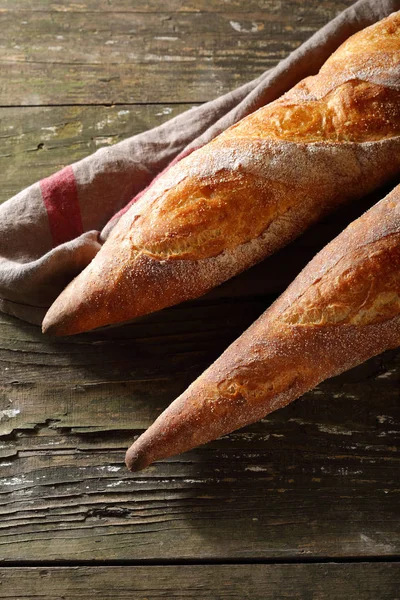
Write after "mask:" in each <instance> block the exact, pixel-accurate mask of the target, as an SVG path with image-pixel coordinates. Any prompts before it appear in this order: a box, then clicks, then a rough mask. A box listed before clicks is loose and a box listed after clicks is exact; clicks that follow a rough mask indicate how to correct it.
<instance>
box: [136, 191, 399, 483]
mask: <svg viewBox="0 0 400 600" xmlns="http://www.w3.org/2000/svg"><path fill="white" fill-rule="evenodd" d="M399 345H400V185H399V186H397V187H396V188H395V190H394V191H393V192H392V193H390V194H389V195H388V196H387V197H386V198H385V199H383V200H381V201H380V202H379V203H378V204H377V205H375V206H374V207H373V208H372V209H370V210H369V211H368V212H366V213H364V215H362V216H361V217H360V218H359V219H357V220H356V221H354V222H353V223H352V224H351V225H349V227H347V229H345V230H344V231H343V232H342V233H341V234H340V235H339V236H338V237H336V238H335V239H334V240H333V241H332V242H331V243H330V244H328V245H327V246H325V248H324V249H323V250H322V251H321V252H320V253H319V254H317V255H316V256H315V257H314V259H313V260H312V261H311V262H309V263H308V265H307V266H306V267H305V269H304V270H303V271H302V272H301V273H300V274H299V275H298V277H297V278H296V279H295V280H294V281H293V283H292V284H291V285H290V286H289V287H288V288H287V290H286V291H285V292H284V293H283V294H282V295H281V296H280V297H279V298H278V300H276V302H275V303H274V304H273V305H272V306H271V307H270V308H269V309H268V310H267V311H266V312H265V313H264V314H263V315H262V316H261V317H260V318H259V319H258V320H257V321H256V322H255V323H254V324H253V325H252V326H251V327H250V328H249V329H248V330H247V331H246V332H245V333H244V334H243V335H242V336H241V337H240V338H238V340H236V341H235V342H234V343H233V344H232V345H231V346H230V347H229V348H228V349H227V350H226V351H225V352H224V354H222V356H221V357H220V358H219V359H218V360H217V361H216V362H215V363H214V364H213V365H211V366H210V367H209V368H208V369H207V370H206V371H205V372H204V373H203V374H202V375H201V376H200V377H199V378H198V379H197V380H196V381H195V382H194V383H193V384H192V385H191V386H190V387H189V388H188V389H187V390H186V391H185V392H184V393H183V394H182V395H181V396H180V397H179V398H177V399H176V400H175V401H174V402H173V403H172V404H171V405H170V406H169V407H168V408H167V409H166V410H165V411H164V412H163V413H162V414H161V415H160V417H159V418H158V419H157V420H156V421H155V423H154V424H153V425H152V426H151V427H150V428H149V429H148V430H147V431H146V432H145V433H144V434H143V435H142V436H141V437H139V439H138V440H137V441H136V442H135V443H134V444H133V445H132V446H131V448H130V449H129V450H128V452H127V456H126V464H127V466H128V467H129V468H130V469H131V470H133V471H137V470H140V469H143V468H144V467H146V466H147V465H149V464H150V463H152V462H153V461H155V460H159V459H161V458H166V457H168V456H172V455H175V454H179V453H181V452H184V451H186V450H189V449H190V448H193V447H194V446H197V445H199V444H204V443H206V442H208V441H210V440H213V439H215V438H217V437H219V436H221V435H224V434H226V433H229V432H231V431H233V430H235V429H238V428H239V427H243V426H244V425H247V424H249V423H253V422H255V421H257V420H259V419H261V418H262V417H264V416H265V415H267V414H268V413H270V412H272V411H274V410H276V409H278V408H281V407H283V406H285V405H286V404H288V403H289V402H292V401H293V400H295V399H296V398H298V397H299V396H301V395H302V394H304V393H305V392H306V391H308V390H310V389H312V388H313V387H315V386H316V385H317V384H318V383H320V382H321V381H323V380H324V379H327V378H328V377H332V376H334V375H337V374H339V373H341V372H343V371H346V370H347V369H350V368H351V367H353V366H355V365H358V364H360V363H362V362H363V361H365V360H367V359H368V358H370V357H372V356H374V355H376V354H379V353H381V352H383V351H384V350H387V349H389V348H395V347H397V346H399Z"/></svg>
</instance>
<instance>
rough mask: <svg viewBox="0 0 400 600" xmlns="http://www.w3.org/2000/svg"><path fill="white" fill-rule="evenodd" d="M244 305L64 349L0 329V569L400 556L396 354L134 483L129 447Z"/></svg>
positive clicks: (16, 326)
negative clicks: (40, 564)
mask: <svg viewBox="0 0 400 600" xmlns="http://www.w3.org/2000/svg"><path fill="white" fill-rule="evenodd" d="M265 301H266V299H265V297H264V298H260V304H262V303H263V302H265ZM246 303H247V300H246V299H243V298H240V299H239V300H237V301H236V302H234V303H233V304H231V305H230V304H229V303H227V301H226V300H225V299H224V298H219V299H218V298H215V299H214V301H213V303H211V302H210V301H207V302H206V301H205V300H202V301H201V300H200V301H198V303H197V305H196V307H194V306H193V307H190V306H189V307H188V306H180V307H176V308H174V309H170V310H167V311H163V313H158V314H156V315H153V316H151V317H147V318H146V319H143V320H142V322H138V323H135V324H132V325H129V326H125V327H121V328H116V329H110V330H108V331H104V332H103V333H97V334H87V335H84V336H77V337H75V338H68V339H66V340H56V341H55V340H49V339H47V338H43V337H42V335H41V333H40V332H39V331H38V329H37V328H36V327H34V326H30V325H27V324H22V323H19V322H17V321H15V320H14V319H12V318H10V317H5V316H3V317H2V318H1V321H0V332H1V336H0V339H1V348H0V369H1V370H2V379H3V384H2V387H1V397H2V404H1V413H0V414H1V422H0V425H1V427H2V434H3V435H2V440H1V448H0V451H1V453H2V457H3V458H2V460H1V462H0V473H1V479H0V513H1V514H2V515H3V519H2V521H1V523H0V547H1V555H2V558H3V560H5V561H16V560H29V561H34V560H38V557H41V559H42V560H74V559H80V560H93V559H94V558H95V559H96V560H110V559H112V560H125V559H131V560H140V559H141V560H152V561H157V560H173V559H191V560H196V559H207V560H214V559H219V560H221V559H222V560H229V559H231V558H234V559H237V560H243V559H247V558H257V559H273V558H280V559H284V558H288V557H289V558H296V557H297V558H298V559H301V558H304V557H314V558H315V557H343V556H347V557H354V556H364V557H368V556H376V555H379V556H387V557H391V556H394V555H396V553H398V551H399V547H400V539H399V534H398V528H397V522H398V495H399V489H398V474H399V461H398V451H397V445H396V444H398V442H399V439H398V438H399V423H400V414H399V407H398V406H397V404H398V377H399V371H400V369H399V366H400V364H399V359H400V355H399V354H398V353H396V352H388V353H386V354H385V355H382V356H380V357H377V358H375V359H372V360H371V361H369V362H368V363H365V364H364V365H361V366H360V367H358V368H357V369H353V370H352V371H350V372H348V373H346V374H344V375H342V376H340V377H338V378H335V379H333V380H331V381H328V382H325V383H324V384H322V385H320V386H319V387H318V388H317V389H315V390H314V391H312V392H310V393H309V394H306V395H305V396H304V398H303V399H302V400H301V401H298V402H296V403H293V404H291V405H290V406H288V407H287V408H285V409H283V410H281V411H278V412H276V413H273V414H272V415H269V416H268V417H267V418H266V419H264V420H263V421H261V422H259V423H257V424H255V425H253V426H251V427H247V428H245V429H244V430H241V431H239V432H235V433H233V434H231V435H229V436H226V437H225V438H223V439H221V440H218V441H216V442H214V443H212V444H209V445H207V446H205V447H202V448H199V449H197V450H194V451H192V452H189V453H186V454H184V455H182V456H180V457H175V458H173V459H170V460H166V461H163V462H160V463H158V464H156V465H154V466H152V467H151V468H150V469H148V470H147V471H144V472H143V473H139V474H137V475H132V474H130V473H128V472H127V471H126V469H125V467H124V464H123V458H124V450H125V448H126V447H127V445H128V443H129V442H130V441H131V440H132V438H133V437H134V435H137V434H139V433H140V432H141V431H142V430H143V429H144V428H145V427H147V426H148V425H149V424H150V423H151V422H152V421H153V420H154V418H155V417H156V416H157V415H158V414H159V413H160V411H161V410H162V409H163V408H164V407H165V406H166V404H167V403H168V402H169V401H170V400H172V399H173V397H175V396H176V395H177V394H178V393H179V392H180V391H182V389H183V388H184V387H185V386H186V385H187V384H188V383H189V381H191V380H192V379H193V378H194V377H195V376H196V375H197V374H198V373H200V371H201V370H202V369H203V368H204V366H205V365H206V364H207V363H208V362H209V361H210V359H212V358H213V356H215V355H217V354H218V353H219V352H220V349H221V346H225V345H226V344H227V343H228V342H229V338H230V337H235V335H236V332H235V329H236V328H242V327H243V326H245V323H244V322H243V320H240V318H239V317H240V315H241V314H243V315H244V319H249V320H252V318H253V317H252V316H251V315H250V314H249V313H251V310H249V311H247V310H246V308H248V305H247V304H246ZM260 304H256V305H255V306H253V307H252V310H253V311H254V312H257V309H258V310H259V308H260ZM235 314H236V319H235ZM229 322H234V325H233V327H229V326H227V325H228V324H229ZM204 323H207V328H206V329H205V330H204Z"/></svg>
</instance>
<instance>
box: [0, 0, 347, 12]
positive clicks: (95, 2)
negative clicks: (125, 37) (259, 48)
mask: <svg viewBox="0 0 400 600" xmlns="http://www.w3.org/2000/svg"><path fill="white" fill-rule="evenodd" d="M307 4H308V5H310V4H311V2H304V0H287V1H286V2H285V7H286V6H287V11H288V12H290V10H292V9H293V8H296V9H297V10H298V11H299V13H300V14H307V10H309V6H308V7H307ZM350 4H351V1H348V0H323V2H320V10H321V11H323V12H325V13H326V14H329V13H335V12H337V11H339V10H344V8H346V7H347V6H349V5H350ZM285 7H282V3H281V2H280V0H278V1H277V0H247V1H246V2H244V1H243V0H224V2H222V3H221V1H220V0H185V1H182V0H168V4H166V5H165V6H164V8H166V9H167V10H168V11H169V12H171V13H174V12H196V13H197V12H211V13H217V12H226V10H227V9H229V10H232V11H234V12H237V13H243V14H246V13H249V12H264V11H267V12H269V13H271V14H279V13H281V12H282V9H283V8H285ZM0 9H1V10H3V11H5V12H17V11H21V10H22V11H39V12H42V11H44V10H45V11H46V10H51V11H55V12H107V13H114V12H128V13H159V12H160V2H159V0H144V1H143V2H142V1H141V0H80V1H79V2H70V0H57V2H54V0H0ZM302 11H304V12H303V13H302Z"/></svg>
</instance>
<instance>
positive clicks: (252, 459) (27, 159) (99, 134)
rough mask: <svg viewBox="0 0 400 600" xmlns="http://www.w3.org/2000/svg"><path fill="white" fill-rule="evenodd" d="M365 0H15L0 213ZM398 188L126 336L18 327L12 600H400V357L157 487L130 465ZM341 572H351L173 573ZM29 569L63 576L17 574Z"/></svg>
mask: <svg viewBox="0 0 400 600" xmlns="http://www.w3.org/2000/svg"><path fill="white" fill-rule="evenodd" d="M350 4H351V0H346V1H344V2H343V1H339V0H337V1H330V0H324V1H322V2H321V1H317V0H311V1H310V2H304V1H302V0H288V1H287V2H285V3H282V2H278V1H276V0H249V1H248V2H245V1H244V0H229V1H225V2H223V3H222V2H220V1H219V0H218V1H217V0H207V2H206V1H205V0H199V1H196V2H194V1H191V0H190V1H189V0H188V1H186V2H181V1H178V0H168V1H167V2H166V3H164V4H163V6H162V10H160V3H159V2H158V1H156V0H150V1H144V2H138V1H137V0H120V1H118V2H117V1H116V0H80V1H79V2H73V3H72V2H69V1H67V0H60V1H59V2H50V1H48V0H0V24H1V33H0V38H1V40H0V69H1V80H0V104H2V105H3V106H5V108H1V109H0V110H1V119H0V138H1V143H2V149H1V152H0V180H1V183H2V185H1V188H0V202H1V201H4V200H6V199H7V198H9V197H10V196H12V195H13V194H15V193H16V192H17V191H19V190H20V189H21V188H22V187H25V186H27V185H29V184H30V183H33V182H34V181H36V180H38V179H40V178H42V177H45V176H47V175H49V174H50V173H52V172H54V171H56V170H58V169H60V168H62V167H63V166H65V165H66V164H69V163H70V162H72V161H75V160H79V159H80V158H82V157H84V156H86V155H87V154H89V153H91V152H93V151H95V150H96V149H97V148H100V147H101V146H104V145H108V144H112V143H115V142H117V141H119V140H120V139H124V138H126V137H128V136H130V135H134V134H135V133H139V132H140V131H143V130H145V129H147V128H149V127H153V126H155V125H158V124H160V123H162V122H164V121H165V120H166V119H168V118H170V117H172V116H175V115H176V114H178V113H179V112H181V111H183V110H186V109H188V108H190V107H191V106H192V105H193V104H195V103H198V102H201V101H203V100H207V99H209V98H212V97H214V96H216V95H218V94H219V93H222V92H225V91H228V90H229V89H231V88H232V87H235V86H236V85H239V84H241V83H244V82H245V81H248V80H249V79H250V78H252V77H255V76H256V75H258V74H259V73H261V72H262V71H263V70H265V69H266V68H267V67H268V66H270V65H273V64H275V63H276V61H277V60H278V59H279V58H281V57H282V56H284V55H286V54H287V53H288V52H290V51H291V50H292V49H293V48H294V47H296V46H297V45H298V44H299V43H301V42H302V41H303V40H304V39H306V38H307V37H309V35H311V33H313V31H315V30H316V29H318V28H319V27H320V26H321V25H323V24H324V23H325V22H327V21H328V20H329V19H330V18H332V17H333V16H334V15H335V14H336V13H337V12H339V11H340V10H342V9H343V8H345V7H346V6H348V5H350ZM111 42H112V43H111ZM171 81H173V86H171ZM149 102H150V103H149ZM102 103H104V104H112V103H118V106H117V105H115V106H103V105H102ZM135 103H136V104H135ZM138 103H140V104H138ZM50 104H52V105H54V106H48V105H50ZM20 105H21V106H20ZM22 105H23V106H22ZM67 105H70V106H67ZM389 189H390V186H387V188H386V189H385V190H381V191H379V192H377V193H376V194H375V195H373V196H371V197H369V198H368V199H363V200H361V201H360V202H358V203H355V204H354V205H353V206H352V207H347V208H344V209H343V210H341V211H339V212H338V213H336V214H335V216H334V217H330V218H328V219H326V220H325V221H324V222H323V223H320V224H319V225H318V226H317V227H314V228H312V229H311V230H310V231H309V232H307V233H306V234H305V235H303V236H302V237H301V238H300V239H299V240H297V241H296V242H294V243H293V244H291V246H290V247H289V248H286V249H283V250H282V251H281V252H279V253H278V254H277V255H275V256H274V257H271V258H269V259H267V260H266V261H264V262H263V263H261V264H260V265H258V266H256V267H254V268H253V269H250V270H249V271H247V272H246V273H243V274H242V275H240V276H239V277H236V278H234V279H233V280H231V281H229V282H227V283H226V284H224V285H222V286H220V287H219V288H218V289H216V290H214V291H212V292H211V293H209V294H208V295H206V296H205V297H203V298H201V299H198V300H196V301H193V302H191V303H185V304H183V305H181V306H177V307H174V308H171V309H168V310H164V311H161V312H159V313H156V314H154V315H150V316H148V317H144V318H142V319H138V320H137V321H136V322H135V323H133V324H131V325H128V326H124V327H119V328H114V329H108V330H104V331H103V332H99V333H95V334H86V335H81V336H77V337H73V338H68V339H64V340H62V339H61V340H54V339H51V338H49V337H46V338H45V337H43V336H42V335H41V333H40V331H39V330H38V328H36V327H34V326H32V325H28V324H26V323H22V322H20V321H17V320H15V319H12V318H11V317H7V316H5V315H0V561H2V562H3V565H4V567H3V568H2V569H0V598H15V597H18V598H21V599H22V598H33V597H37V596H38V595H40V596H41V597H43V598H49V599H50V598H51V599H52V600H53V598H65V599H66V598H77V597H82V598H91V597H94V596H96V597H97V598H103V597H104V598H107V597H113V598H117V597H118V598H119V597H129V598H133V599H135V598H138V599H139V598H140V599H141V600H144V599H145V598H147V599H150V598H162V597H166V598H174V597H182V596H185V597H187V598H192V597H193V598H194V597H197V598H202V597H204V598H225V597H227V596H229V597H232V598H243V597H246V596H248V597H251V598H252V599H254V600H257V599H258V598H275V597H285V596H286V597H290V598H311V597H313V598H315V599H319V598H321V599H325V598H329V600H335V599H336V597H337V598H345V597H352V598H360V599H361V600H364V598H365V599H367V598H368V599H369V598H378V597H379V598H380V599H381V598H382V600H386V598H387V599H388V600H389V599H390V600H392V599H393V598H395V597H396V596H395V594H396V593H397V590H398V588H399V585H400V574H399V568H398V563H392V562H390V561H391V559H394V558H395V557H396V555H398V554H399V548H400V532H399V526H398V517H399V510H398V507H399V494H400V489H399V483H398V482H399V480H400V478H399V475H400V469H399V454H398V447H399V434H400V412H399V411H400V409H399V406H398V398H399V376H400V353H399V352H396V351H391V352H387V353H386V354H384V355H382V356H380V357H376V358H374V359H371V360H370V361H368V362H367V363H365V364H364V365H361V366H359V367H358V368H356V369H353V370H352V371H350V372H348V373H346V374H344V375H342V376H340V377H337V378H335V379H333V380H330V381H327V382H325V383H323V384H321V385H320V386H318V388H317V389H315V390H313V391H312V392H309V393H308V394H306V395H305V396H304V397H303V399H301V400H299V401H297V402H295V403H293V404H291V405H290V406H288V407H286V408H285V409H283V410H281V411H278V412H276V413H273V414H272V415H269V416H268V417H267V418H265V419H263V420H262V421H260V422H259V423H257V424H255V425H253V426H251V427H247V428H245V429H243V430H240V431H238V432H235V433H233V434H231V435H229V436H226V437H224V438H222V439H220V440H217V441H215V442H213V443H211V444H208V445H207V446H204V447H202V448H199V449H197V450H193V451H191V452H188V453H186V454H184V455H182V456H180V457H175V458H172V459H169V460H166V461H163V462H160V463H158V464H156V465H153V466H152V467H151V468H149V469H148V470H147V471H144V472H143V473H139V474H136V475H132V474H130V473H128V472H127V471H126V469H125V467H124V464H123V458H124V453H125V449H126V447H127V446H128V445H129V443H130V442H131V441H132V440H133V438H134V437H135V436H137V435H139V434H140V433H141V432H142V431H143V430H144V429H145V428H146V427H148V426H149V425H150V423H151V422H152V421H153V420H154V419H155V418H156V417H157V415H158V414H159V413H160V412H161V411H162V410H163V408H164V407H165V406H166V405H167V404H168V403H169V402H170V401H171V400H172V399H173V398H175V397H176V396H177V395H178V394H179V393H180V392H181V391H183V389H184V388H185V387H186V386H187V385H188V384H189V383H190V382H191V381H192V380H193V379H194V378H195V377H196V376H197V375H198V374H199V373H200V372H201V371H202V370H203V369H204V368H205V367H206V366H207V365H208V364H210V362H211V361H212V360H213V359H214V358H216V357H217V356H218V355H219V354H220V352H221V351H222V350H223V349H224V348H225V347H226V346H227V345H228V344H229V343H230V342H231V341H232V340H233V339H235V338H236V337H237V336H238V335H240V333H241V332H242V331H243V330H244V329H245V328H246V327H247V326H248V325H250V323H251V322H253V321H254V319H255V318H256V317H257V316H258V315H259V314H261V312H262V311H263V310H265V308H266V307H267V306H268V305H269V304H270V303H271V302H272V301H273V299H274V298H275V297H276V296H277V294H279V293H281V292H282V291H283V290H284V289H285V287H286V286H287V285H288V283H289V282H290V281H291V280H292V279H293V277H294V276H295V275H296V274H297V273H298V272H299V270H300V269H301V268H302V267H303V266H304V265H305V264H306V263H307V262H308V260H309V259H310V258H311V257H312V256H313V255H314V254H315V252H316V251H317V250H319V249H320V248H321V247H322V246H323V245H325V244H326V243H327V241H329V240H330V239H331V238H332V237H333V236H334V235H336V234H337V233H339V232H340V231H341V230H342V229H343V227H345V226H346V225H347V223H348V222H350V221H351V220H353V219H354V218H356V217H357V216H358V215H359V214H361V213H362V212H363V211H364V210H365V209H366V208H368V207H369V206H371V205H372V204H373V203H374V202H375V201H376V200H377V199H378V198H380V197H383V196H384V195H385V194H386V193H387V192H388V191H389ZM376 557H378V558H379V559H380V560H385V559H386V561H387V562H384V563H374V562H369V561H371V559H372V558H376ZM329 558H330V559H332V560H334V559H336V558H340V559H341V560H348V561H349V562H348V563H346V564H330V563H324V564H271V565H265V564H264V565H256V564H242V565H239V564H230V565H217V564H210V565H202V566H199V565H186V566H182V565H179V566H160V565H158V566H157V563H163V562H171V563H172V562H174V563H177V562H179V561H183V562H184V561H192V562H196V561H209V562H213V561H214V562H215V561H219V562H221V561H222V562H223V561H227V562H233V563H234V562H235V561H237V562H240V561H242V562H249V563H251V561H253V560H254V561H263V560H264V561H265V560H278V561H280V562H283V563H284V562H285V561H286V560H290V561H297V562H298V563H301V561H304V560H307V559H312V560H316V561H318V560H319V559H329ZM355 558H358V559H363V560H365V561H368V562H351V561H352V559H355ZM27 561H29V564H36V565H40V564H42V565H46V566H42V567H41V568H31V569H28V568H21V567H20V568H16V567H15V565H17V564H19V565H21V564H22V563H24V562H27ZM55 561H57V563H59V562H61V563H62V564H68V563H70V564H71V563H72V564H73V563H75V564H78V563H79V561H91V562H93V563H97V564H98V565H99V566H97V567H85V566H82V565H81V566H79V567H76V568H55V567H51V568H48V567H47V565H48V564H50V565H51V564H54V563H55ZM102 561H104V562H105V563H107V562H109V561H133V562H134V563H135V564H137V563H140V562H141V561H146V562H151V563H152V566H129V565H126V566H122V567H114V566H113V567H110V566H105V565H104V566H100V564H101V562H102ZM6 565H9V566H7V568H5V566H6ZM11 565H14V566H11ZM335 594H336V595H335Z"/></svg>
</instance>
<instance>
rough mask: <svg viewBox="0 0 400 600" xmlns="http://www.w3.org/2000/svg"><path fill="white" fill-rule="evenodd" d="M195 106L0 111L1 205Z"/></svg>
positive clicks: (56, 107)
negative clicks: (87, 158)
mask: <svg viewBox="0 0 400 600" xmlns="http://www.w3.org/2000/svg"><path fill="white" fill-rule="evenodd" d="M192 106H193V104H161V105H158V104H156V105H154V104H153V105H151V104H150V105H136V106H135V105H133V106H132V105H128V106H126V105H119V106H60V107H59V106H55V107H35V108H33V107H25V108H23V107H18V108H2V109H0V110H1V128H0V142H1V150H0V173H1V176H0V177H1V187H0V203H1V202H3V201H4V200H7V199H8V198H10V197H11V196H13V195H14V194H16V193H18V192H19V191H20V190H21V189H23V188H24V187H27V186H28V185H30V184H32V183H35V181H37V180H39V179H42V178H43V177H47V176H48V175H50V174H52V173H54V172H55V171H58V170H59V169H62V168H63V167H65V166H66V165H68V164H70V163H71V162H75V161H77V160H80V159H81V158H84V157H85V156H88V155H89V154H91V153H93V152H95V151H96V150H98V149H99V148H101V147H103V146H109V145H111V144H115V143H117V142H119V141H121V140H123V139H126V138H127V137H130V136H132V135H136V134H137V133H141V132H142V131H145V130H147V129H151V128H152V127H156V126H158V125H161V124H162V123H164V122H165V121H167V120H168V119H171V118H173V117H175V116H176V115H178V114H179V113H181V112H183V111H184V110H188V109H190V108H192Z"/></svg>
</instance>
